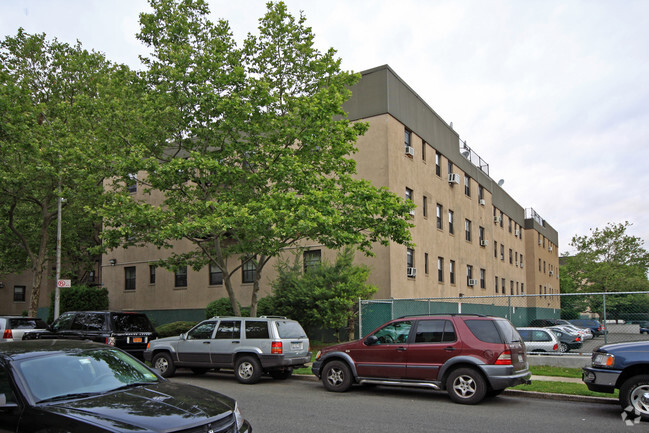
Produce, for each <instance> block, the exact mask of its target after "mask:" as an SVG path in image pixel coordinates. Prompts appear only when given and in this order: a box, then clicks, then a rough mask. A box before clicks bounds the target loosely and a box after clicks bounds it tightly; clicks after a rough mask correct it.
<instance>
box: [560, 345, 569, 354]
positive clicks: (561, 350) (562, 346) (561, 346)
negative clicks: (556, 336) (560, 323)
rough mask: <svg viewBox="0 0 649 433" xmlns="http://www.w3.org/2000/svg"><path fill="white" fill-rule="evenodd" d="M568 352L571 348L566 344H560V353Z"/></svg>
mask: <svg viewBox="0 0 649 433" xmlns="http://www.w3.org/2000/svg"><path fill="white" fill-rule="evenodd" d="M568 350H570V348H569V347H568V345H567V344H566V343H561V344H559V352H561V353H566V352H567V351H568Z"/></svg>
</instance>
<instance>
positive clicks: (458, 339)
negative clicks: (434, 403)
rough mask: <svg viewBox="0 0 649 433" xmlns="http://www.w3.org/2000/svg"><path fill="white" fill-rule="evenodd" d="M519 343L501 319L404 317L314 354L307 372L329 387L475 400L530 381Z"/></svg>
mask: <svg viewBox="0 0 649 433" xmlns="http://www.w3.org/2000/svg"><path fill="white" fill-rule="evenodd" d="M526 356H527V355H526V354H525V343H523V341H522V339H521V337H520V335H518V332H517V331H516V328H514V326H513V325H512V324H511V323H510V322H509V321H508V320H507V319H503V318H500V317H489V316H481V315H470V314H446V315H434V316H408V317H402V318H399V319H395V320H391V321H389V322H388V323H386V324H384V325H382V326H381V327H379V328H378V329H376V330H375V331H374V332H372V333H371V334H369V335H368V336H367V337H365V338H364V339H361V340H357V341H352V342H349V343H343V344H338V345H335V346H330V347H327V348H326V349H323V350H321V351H320V352H318V354H317V356H316V361H315V362H314V363H313V367H312V371H313V374H315V375H316V376H317V377H318V378H320V379H322V383H323V384H324V387H325V388H326V389H327V390H328V391H335V392H343V391H347V390H348V389H349V388H350V387H351V386H352V384H354V383H359V384H361V385H363V384H374V385H398V386H417V387H428V388H432V389H441V390H447V391H448V393H449V396H450V397H451V399H452V400H453V401H455V402H457V403H463V404H476V403H479V402H480V401H482V400H483V399H484V398H485V397H487V396H495V395H498V394H500V393H501V392H502V391H503V390H504V389H505V388H507V387H510V386H515V385H520V384H523V383H530V377H531V374H530V371H529V368H528V364H527V357H526Z"/></svg>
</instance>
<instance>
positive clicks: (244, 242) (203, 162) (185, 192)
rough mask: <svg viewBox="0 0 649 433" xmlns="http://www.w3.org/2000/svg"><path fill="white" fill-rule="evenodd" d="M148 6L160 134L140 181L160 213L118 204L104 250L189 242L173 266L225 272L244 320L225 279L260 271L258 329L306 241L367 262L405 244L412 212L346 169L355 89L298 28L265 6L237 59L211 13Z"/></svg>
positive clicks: (155, 1) (301, 22)
mask: <svg viewBox="0 0 649 433" xmlns="http://www.w3.org/2000/svg"><path fill="white" fill-rule="evenodd" d="M150 3H151V6H152V12H151V13H145V14H142V15H141V21H140V22H141V30H140V33H139V35H138V38H139V39H140V40H141V41H143V42H144V43H145V44H147V45H148V46H149V48H150V52H151V56H150V57H148V58H147V59H145V64H146V65H147V67H148V70H147V71H146V74H145V75H146V76H145V79H146V82H147V84H148V86H149V88H150V89H151V90H152V93H153V94H154V95H155V96H153V98H154V99H155V100H156V103H155V104H151V105H149V107H150V108H151V110H153V111H154V112H155V113H156V119H157V120H156V121H155V124H156V125H157V126H158V127H157V128H152V129H153V130H155V134H154V135H153V136H151V137H148V138H149V141H148V143H150V146H149V147H148V148H146V149H145V151H147V152H148V154H146V155H143V157H142V158H141V159H140V160H138V161H135V160H133V161H132V162H133V164H134V165H133V167H132V171H133V170H134V169H135V168H137V169H138V170H144V171H146V173H147V177H146V184H147V185H149V187H150V189H151V190H158V191H162V192H163V193H164V202H162V203H159V204H158V205H152V204H151V203H150V202H146V201H142V202H136V201H135V200H134V199H133V198H131V197H130V196H129V197H127V196H125V195H116V196H115V197H114V198H113V199H112V200H111V201H109V202H108V203H107V205H106V207H105V208H104V209H103V217H104V222H105V223H106V224H105V225H106V227H108V230H106V231H105V232H104V234H103V240H104V243H105V245H107V246H118V245H122V244H124V245H133V244H137V243H141V242H148V243H152V244H154V245H156V246H158V247H171V246H172V245H173V244H174V242H175V241H177V240H181V239H184V240H187V241H189V242H191V243H192V244H193V247H194V248H193V249H192V250H190V251H189V252H187V253H183V254H173V255H172V256H171V257H170V259H169V260H168V261H167V263H166V265H167V266H175V265H178V264H187V265H189V266H191V267H192V268H194V269H201V268H203V267H204V266H207V265H208V264H210V263H211V264H213V265H215V266H217V267H218V268H220V269H221V270H222V271H223V279H224V285H225V288H226V290H227V292H228V296H229V298H230V303H231V305H232V309H233V311H234V313H235V314H237V313H238V310H239V303H238V300H237V298H236V294H235V291H234V289H233V287H232V283H231V281H230V276H231V275H232V274H233V273H234V272H236V271H237V270H238V269H240V267H241V262H242V261H241V260H240V259H241V258H243V259H249V260H252V261H253V263H254V264H255V267H256V280H255V281H254V285H253V292H252V298H251V300H250V305H251V314H252V315H253V316H254V315H256V314H257V294H258V291H259V279H260V278H261V275H262V271H263V268H264V266H265V264H266V263H268V261H269V260H270V258H272V257H276V256H278V255H279V254H280V253H281V252H282V251H284V250H285V249H286V248H287V247H291V246H293V245H295V244H297V243H298V242H299V241H301V240H304V239H311V240H313V241H316V242H319V243H321V244H323V245H325V246H326V247H329V248H340V247H343V246H346V245H355V246H356V247H357V248H358V249H359V250H360V251H362V252H364V253H366V254H371V253H372V247H373V245H375V244H376V243H381V244H387V243H388V242H390V241H394V242H397V243H401V244H409V243H410V241H411V237H410V232H409V229H410V227H412V224H411V223H410V222H409V219H408V218H409V211H410V209H411V208H412V207H413V206H414V205H412V203H411V202H410V201H408V200H405V199H403V198H401V197H400V196H398V195H396V194H394V193H392V192H390V191H388V190H387V189H385V188H376V187H374V186H372V185H371V184H370V183H369V182H367V181H364V180H359V179H357V178H356V176H355V174H356V166H355V162H354V160H353V158H351V156H352V155H353V153H354V152H356V147H355V142H356V139H357V137H358V136H359V135H361V134H363V133H364V132H365V131H366V129H367V125H366V124H364V123H360V122H354V123H352V122H350V121H349V119H347V117H346V115H345V112H344V111H343V109H342V103H343V102H344V101H345V100H347V99H348V98H349V96H350V90H349V87H350V86H352V85H353V84H355V83H356V82H357V81H358V79H359V76H358V75H357V74H353V73H351V72H347V71H342V70H341V68H340V59H337V58H336V57H335V51H334V50H333V49H330V50H327V51H326V52H320V51H319V50H318V49H317V48H316V47H315V44H314V35H313V33H312V31H311V28H309V27H308V26H307V25H306V19H305V18H304V17H303V16H300V17H298V18H296V17H294V16H292V15H291V14H289V13H288V11H287V7H286V5H285V4H284V3H282V2H279V3H268V9H267V12H266V14H265V16H264V17H263V18H262V19H261V20H260V25H259V33H258V35H256V36H255V35H248V37H247V38H246V39H245V40H244V42H243V44H242V46H241V47H238V46H237V44H236V42H235V40H234V38H233V36H232V34H231V31H230V28H229V26H228V23H227V22H225V21H218V22H216V23H213V22H212V21H210V19H209V10H208V7H207V5H206V3H205V2H204V1H202V0H184V1H178V0H151V1H150ZM170 143H171V144H170ZM143 149H144V148H143ZM228 259H230V260H228ZM244 304H248V303H247V302H244Z"/></svg>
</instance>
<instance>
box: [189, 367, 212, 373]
mask: <svg viewBox="0 0 649 433" xmlns="http://www.w3.org/2000/svg"><path fill="white" fill-rule="evenodd" d="M208 370H209V368H204V367H194V368H192V373H194V374H196V375H201V374H205V373H207V371H208Z"/></svg>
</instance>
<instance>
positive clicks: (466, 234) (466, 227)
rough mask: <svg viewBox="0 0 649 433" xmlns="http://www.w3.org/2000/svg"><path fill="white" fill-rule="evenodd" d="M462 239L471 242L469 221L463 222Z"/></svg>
mask: <svg viewBox="0 0 649 433" xmlns="http://www.w3.org/2000/svg"><path fill="white" fill-rule="evenodd" d="M464 238H465V239H466V240H467V241H469V242H471V221H470V220H466V219H465V220H464Z"/></svg>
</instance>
